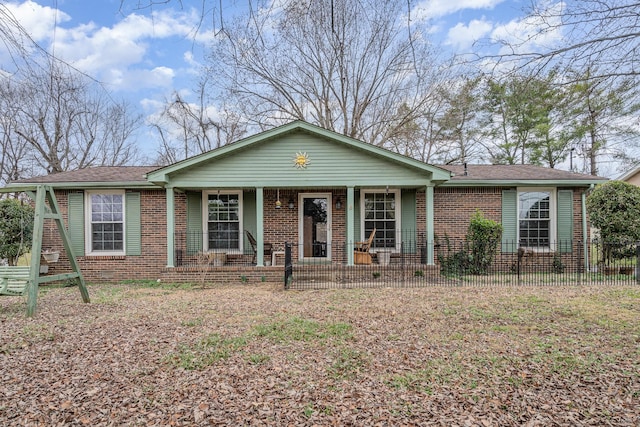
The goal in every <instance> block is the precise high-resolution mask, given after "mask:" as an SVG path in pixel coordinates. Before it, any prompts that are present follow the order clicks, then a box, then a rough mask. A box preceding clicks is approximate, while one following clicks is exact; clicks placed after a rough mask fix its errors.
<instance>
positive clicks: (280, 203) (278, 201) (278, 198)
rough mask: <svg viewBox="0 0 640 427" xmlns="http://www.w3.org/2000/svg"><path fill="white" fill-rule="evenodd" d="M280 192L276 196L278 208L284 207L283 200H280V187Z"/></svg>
mask: <svg viewBox="0 0 640 427" xmlns="http://www.w3.org/2000/svg"><path fill="white" fill-rule="evenodd" d="M277 192H278V194H277V196H276V209H280V208H281V207H282V202H281V201H280V189H279V188H278V190H277Z"/></svg>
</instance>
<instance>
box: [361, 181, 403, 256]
mask: <svg viewBox="0 0 640 427" xmlns="http://www.w3.org/2000/svg"><path fill="white" fill-rule="evenodd" d="M362 206H363V208H362V212H363V217H364V221H363V222H364V224H363V225H364V227H363V234H362V236H364V237H363V238H366V237H368V236H369V235H370V234H371V232H372V231H373V229H374V228H375V229H376V235H375V238H374V240H373V245H372V246H373V248H374V249H375V248H378V249H382V248H388V249H399V244H400V242H399V239H398V236H399V230H400V194H399V192H398V191H397V190H394V191H380V192H373V191H372V192H364V193H363V197H362Z"/></svg>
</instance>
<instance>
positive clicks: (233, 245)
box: [204, 192, 242, 251]
mask: <svg viewBox="0 0 640 427" xmlns="http://www.w3.org/2000/svg"><path fill="white" fill-rule="evenodd" d="M204 202H205V203H204V206H205V222H206V223H205V227H206V230H207V232H206V235H207V238H206V242H207V248H206V249H208V250H209V251H241V250H242V246H241V244H242V243H241V242H242V221H241V218H242V213H241V207H242V193H241V192H224V193H223V192H220V193H218V192H216V193H205V194H204Z"/></svg>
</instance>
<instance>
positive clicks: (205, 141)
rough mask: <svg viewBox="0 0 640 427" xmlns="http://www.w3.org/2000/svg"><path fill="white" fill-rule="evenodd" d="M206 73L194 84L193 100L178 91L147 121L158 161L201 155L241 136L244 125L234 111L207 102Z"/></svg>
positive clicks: (163, 162)
mask: <svg viewBox="0 0 640 427" xmlns="http://www.w3.org/2000/svg"><path fill="white" fill-rule="evenodd" d="M206 77H207V76H206V74H205V75H204V79H203V80H200V82H199V83H198V86H197V89H198V90H197V93H196V95H197V103H189V102H187V101H185V100H184V98H183V96H182V95H180V94H179V93H177V92H176V93H174V94H173V97H172V99H171V100H169V101H167V103H166V105H165V107H164V109H163V111H162V113H161V114H160V115H159V116H157V117H156V118H154V119H152V120H151V121H150V125H151V127H152V128H153V129H155V130H156V132H157V133H158V135H159V137H160V140H161V146H160V149H159V150H158V158H157V162H158V164H170V163H174V162H177V161H178V160H181V159H185V158H187V157H189V156H192V155H197V154H201V153H204V152H207V151H209V150H213V149H214V148H218V147H221V146H223V145H226V144H229V143H231V142H233V141H235V140H237V139H240V138H241V137H243V136H244V135H245V134H246V132H247V127H246V125H245V124H244V123H243V121H241V118H240V116H239V115H238V114H236V113H235V112H233V111H231V110H229V109H227V108H225V107H224V106H223V107H222V108H217V107H214V106H212V105H211V100H210V99H209V98H208V96H207V87H206Z"/></svg>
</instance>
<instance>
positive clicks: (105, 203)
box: [86, 191, 125, 254]
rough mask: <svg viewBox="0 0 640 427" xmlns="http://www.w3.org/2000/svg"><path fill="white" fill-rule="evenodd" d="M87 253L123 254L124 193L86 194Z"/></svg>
mask: <svg viewBox="0 0 640 427" xmlns="http://www.w3.org/2000/svg"><path fill="white" fill-rule="evenodd" d="M86 197H87V222H86V223H87V228H88V229H87V237H88V239H87V242H86V245H87V252H88V253H93V254H95V253H108V254H124V250H125V247H124V246H125V245H124V238H125V236H124V234H125V232H124V230H125V227H124V221H125V218H124V212H125V210H124V191H108V192H100V193H92V192H88V193H87V196H86Z"/></svg>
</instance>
